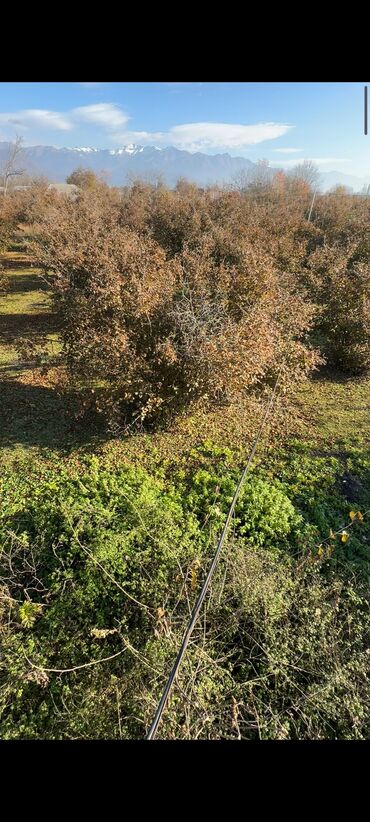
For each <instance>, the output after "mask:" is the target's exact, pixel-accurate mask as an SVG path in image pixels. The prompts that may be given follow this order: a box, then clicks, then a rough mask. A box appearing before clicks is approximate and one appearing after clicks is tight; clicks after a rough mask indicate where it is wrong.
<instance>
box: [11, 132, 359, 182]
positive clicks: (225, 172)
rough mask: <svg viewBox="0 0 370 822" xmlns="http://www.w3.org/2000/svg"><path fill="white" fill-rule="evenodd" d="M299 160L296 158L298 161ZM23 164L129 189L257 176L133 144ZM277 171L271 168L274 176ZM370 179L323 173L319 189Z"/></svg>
mask: <svg viewBox="0 0 370 822" xmlns="http://www.w3.org/2000/svg"><path fill="white" fill-rule="evenodd" d="M8 150H9V143H5V142H0V173H1V166H2V164H3V161H4V159H5V157H6V155H7V153H8ZM298 162H299V160H297V163H298ZM19 164H20V165H21V166H22V168H23V169H24V170H25V172H26V173H27V174H29V175H34V176H36V175H43V176H45V177H47V178H48V179H49V180H50V181H51V182H55V183H58V182H63V181H65V179H66V177H68V175H69V174H71V172H72V171H74V170H75V169H76V168H77V167H81V166H82V167H84V168H90V169H92V171H94V172H95V173H97V174H100V173H103V174H104V175H105V179H106V181H107V182H108V183H109V184H110V185H117V186H119V185H125V184H127V182H128V181H129V180H130V179H134V178H139V177H140V178H144V179H148V180H150V179H154V178H156V177H157V178H158V177H160V178H161V179H162V180H163V182H165V183H166V184H167V185H168V186H174V185H175V184H176V182H177V180H178V179H179V178H181V177H184V178H186V179H187V180H189V181H190V182H194V183H197V185H200V186H207V185H211V184H215V183H218V184H219V185H223V184H226V183H230V182H232V181H233V179H234V178H236V177H237V175H238V174H240V173H241V172H245V173H247V174H248V176H249V175H250V176H251V177H253V174H254V172H255V171H256V169H257V164H256V163H253V162H252V161H251V160H248V159H246V158H245V157H231V156H230V154H204V153H202V152H196V153H191V152H189V151H183V150H180V149H177V148H172V147H169V148H162V149H160V148H157V147H155V146H138V145H134V144H129V145H126V146H122V147H121V148H117V149H99V148H91V147H89V146H87V147H81V148H55V147H53V146H28V147H24V148H23V150H22V156H21V159H20V160H19ZM278 170H279V169H278V168H271V167H270V168H269V169H268V170H267V174H268V175H270V176H272V175H273V174H275V173H276V172H277V171H278ZM368 183H370V177H369V178H368V179H365V178H360V177H355V176H353V175H348V174H343V173H342V172H337V171H329V172H324V173H322V174H321V189H322V190H323V191H327V190H328V189H330V188H332V187H333V186H335V185H346V186H350V187H351V188H353V190H354V191H361V189H362V188H363V187H364V185H366V184H368Z"/></svg>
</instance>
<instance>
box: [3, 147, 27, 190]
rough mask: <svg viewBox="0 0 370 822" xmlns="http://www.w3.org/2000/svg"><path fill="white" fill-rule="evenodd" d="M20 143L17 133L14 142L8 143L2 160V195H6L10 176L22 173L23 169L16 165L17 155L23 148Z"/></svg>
mask: <svg viewBox="0 0 370 822" xmlns="http://www.w3.org/2000/svg"><path fill="white" fill-rule="evenodd" d="M22 143H23V138H22V137H20V136H19V135H18V134H17V136H16V138H15V141H14V143H10V145H9V150H8V154H7V156H6V158H5V160H4V162H3V165H2V170H1V176H2V177H3V180H4V197H6V195H7V191H8V185H9V180H10V178H11V177H17V176H19V175H21V174H24V171H25V169H24V168H22V169H20V168H18V167H17V165H18V160H19V155H20V154H21V152H22V150H23V146H22Z"/></svg>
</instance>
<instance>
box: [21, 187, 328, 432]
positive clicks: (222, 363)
mask: <svg viewBox="0 0 370 822" xmlns="http://www.w3.org/2000/svg"><path fill="white" fill-rule="evenodd" d="M192 196H193V195H192ZM167 197H168V198H169V201H170V206H169V207H168V208H167V207H166V215H167V217H168V215H172V217H173V218H174V219H175V222H176V219H177V218H176V214H177V213H178V215H179V219H180V218H181V219H180V224H181V225H180V227H179V226H177V223H176V226H177V227H175V228H174V226H170V228H169V229H167V228H165V227H164V226H163V224H161V228H160V229H159V228H158V209H159V210H160V206H161V204H162V206H163V200H166V198H167ZM174 197H175V198H176V197H177V198H178V201H176V202H177V209H178V212H176V211H174V212H172V211H171V208H172V200H173V198H174ZM199 197H200V195H199ZM189 202H190V204H191V203H192V200H191V197H190V194H189V191H188V190H187V189H186V196H185V195H184V201H183V200H182V199H181V197H180V195H179V194H176V195H170V194H168V192H166V191H164V192H161V191H159V193H158V194H157V201H156V203H155V205H154V206H153V208H154V211H153V217H152V224H151V230H150V231H143V232H141V233H140V232H137V231H133V230H132V228H129V227H128V226H127V225H126V226H123V225H122V209H121V206H120V204H119V203H117V202H116V201H115V200H114V199H113V198H112V195H111V194H110V193H109V192H108V190H107V191H105V190H101V191H97V192H91V193H86V194H83V195H81V196H79V198H78V200H77V201H76V202H68V201H63V202H59V203H58V204H56V205H55V206H54V207H53V208H52V209H50V210H49V213H48V214H47V216H46V217H45V219H44V220H43V222H42V225H41V228H40V231H39V235H38V246H37V251H36V253H37V256H38V259H39V261H40V263H41V264H42V266H43V267H44V268H45V269H46V270H48V271H49V272H52V273H53V274H54V286H55V294H56V304H57V308H58V311H59V314H60V315H61V327H62V329H63V330H62V335H63V340H64V348H65V353H66V359H67V364H68V366H69V369H70V373H71V375H72V377H73V379H74V381H75V383H76V384H77V385H80V386H87V387H89V388H90V389H93V391H94V392H95V393H96V396H97V398H98V404H99V407H100V408H104V409H107V408H108V407H110V409H111V415H112V414H113V415H116V418H117V419H118V420H122V419H123V420H126V421H127V422H131V421H132V420H136V421H139V422H140V423H142V422H143V421H146V422H148V423H150V422H152V421H155V420H156V418H158V417H166V416H168V415H169V414H173V413H175V412H177V411H178V410H179V409H183V408H186V406H187V405H189V403H193V402H206V403H212V402H230V401H232V400H233V399H234V398H236V397H237V396H238V395H239V394H240V393H241V392H245V391H246V390H248V389H250V388H251V387H252V386H254V385H256V384H258V383H261V382H264V381H267V382H269V381H270V380H271V378H272V377H273V375H274V374H276V372H277V368H278V365H279V363H280V362H281V360H282V359H284V360H285V368H284V372H283V382H285V384H286V385H288V384H289V383H290V382H293V381H294V380H295V379H297V377H300V376H302V374H304V373H306V372H307V371H308V370H309V369H310V368H312V367H313V366H314V365H315V363H317V362H318V361H319V358H318V356H317V354H316V353H315V352H314V351H313V350H311V349H310V348H309V347H308V346H307V345H306V344H305V342H304V338H305V335H306V334H307V332H308V330H309V328H310V326H311V325H312V321H313V315H314V308H313V306H312V305H311V304H310V303H309V301H308V300H307V299H306V297H305V294H304V291H303V289H302V288H301V287H297V285H296V283H295V281H294V278H293V277H292V276H291V274H290V273H289V272H287V273H284V272H282V271H280V270H279V269H278V267H277V266H276V265H275V264H274V260H273V258H272V257H271V255H270V254H268V253H265V252H264V251H262V250H261V248H259V247H257V246H256V245H255V243H254V242H253V240H252V239H251V238H250V237H249V236H248V235H246V236H243V237H239V238H238V240H237V241H236V240H234V237H233V236H229V235H228V233H227V231H226V230H224V229H222V228H220V229H210V230H209V231H206V232H205V233H204V232H203V233H202V231H201V230H200V229H199V226H198V223H197V225H196V227H195V228H194V230H193V229H192V228H191V227H190V228H189V223H188V221H189V219H190V217H191V219H193V217H194V219H195V220H196V221H197V219H198V218H197V217H196V213H195V216H194V215H193V212H192V209H191V207H190V205H189ZM158 203H159V205H158ZM162 206H161V207H162ZM192 215H193V216H192ZM181 221H182V222H181ZM181 226H182V227H181ZM184 226H185V227H184Z"/></svg>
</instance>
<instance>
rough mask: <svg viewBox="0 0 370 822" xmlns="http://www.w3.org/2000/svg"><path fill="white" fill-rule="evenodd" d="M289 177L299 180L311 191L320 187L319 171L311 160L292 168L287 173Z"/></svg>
mask: <svg viewBox="0 0 370 822" xmlns="http://www.w3.org/2000/svg"><path fill="white" fill-rule="evenodd" d="M289 176H290V177H292V178H293V179H294V180H301V181H302V182H304V183H306V184H307V185H308V186H309V187H310V188H311V190H312V191H315V190H316V189H317V188H318V187H319V185H320V177H321V175H320V171H319V169H318V167H317V166H316V165H315V163H313V162H312V160H304V161H303V163H299V164H298V165H296V166H294V168H292V170H291V171H290V172H289Z"/></svg>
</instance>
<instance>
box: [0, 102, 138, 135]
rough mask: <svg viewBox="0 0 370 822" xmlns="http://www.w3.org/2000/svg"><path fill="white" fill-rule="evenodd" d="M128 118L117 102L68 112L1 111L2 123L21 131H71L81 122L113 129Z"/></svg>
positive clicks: (0, 122)
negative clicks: (35, 129)
mask: <svg viewBox="0 0 370 822" xmlns="http://www.w3.org/2000/svg"><path fill="white" fill-rule="evenodd" d="M128 120H129V117H128V116H127V115H126V114H125V113H124V112H123V111H122V109H121V108H120V107H119V106H117V105H116V104H115V103H95V104H94V105H90V106H80V107H79V108H75V109H72V111H66V112H60V111H47V110H46V109H36V108H33V109H24V110H22V111H14V112H10V113H0V125H4V126H8V127H9V126H10V127H12V128H13V129H14V128H18V129H19V130H21V131H22V130H25V131H28V130H29V129H31V128H38V129H55V130H57V131H71V130H72V129H74V128H76V127H77V126H78V125H79V124H80V123H91V124H93V125H97V126H101V127H102V128H104V129H105V130H107V131H111V129H117V128H123V127H124V126H125V125H126V124H127V123H128Z"/></svg>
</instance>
